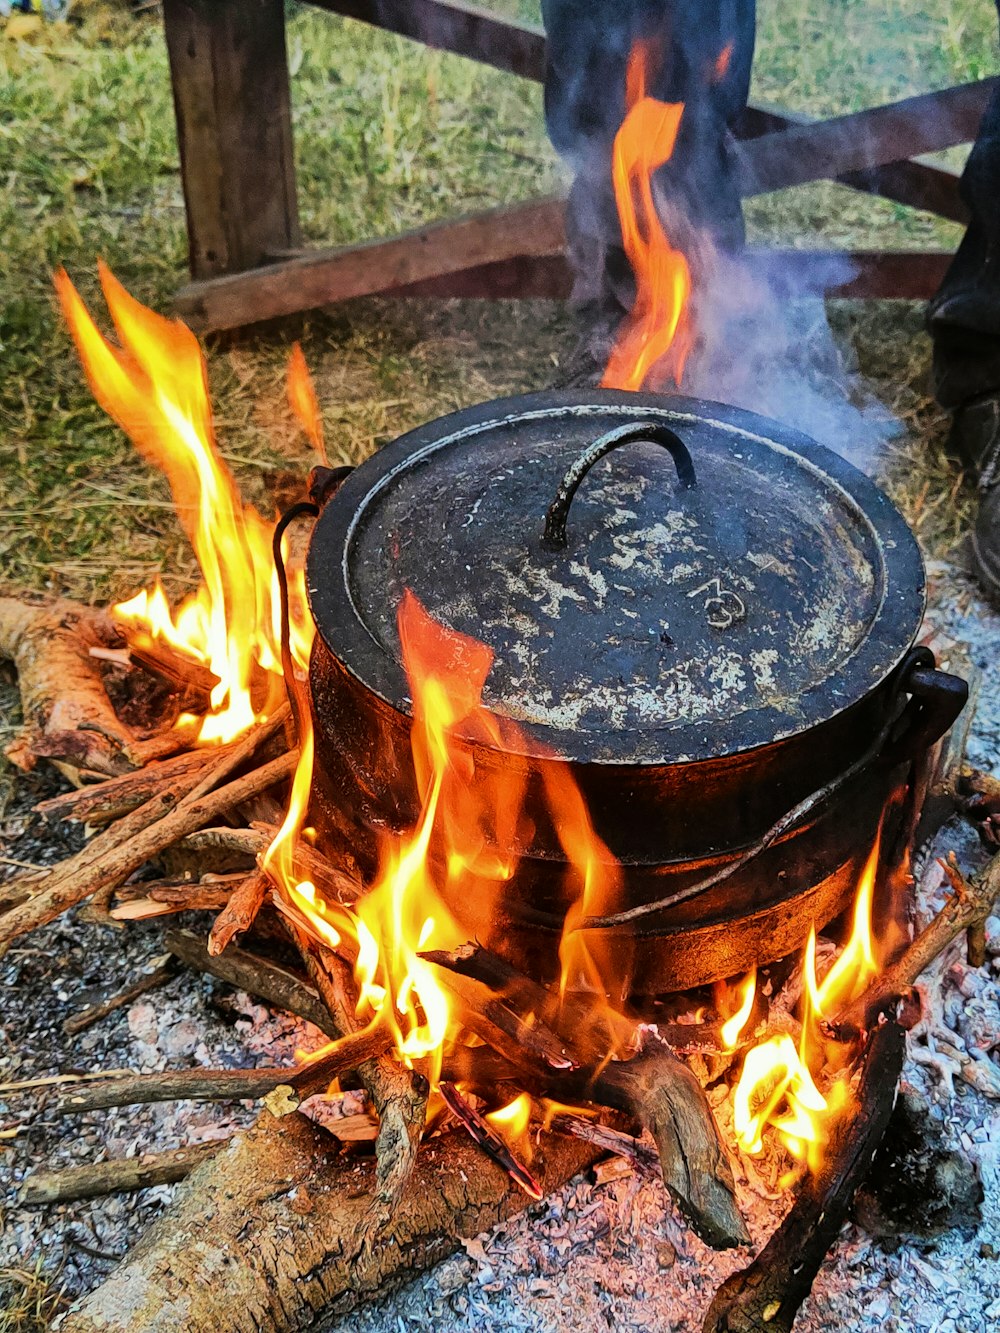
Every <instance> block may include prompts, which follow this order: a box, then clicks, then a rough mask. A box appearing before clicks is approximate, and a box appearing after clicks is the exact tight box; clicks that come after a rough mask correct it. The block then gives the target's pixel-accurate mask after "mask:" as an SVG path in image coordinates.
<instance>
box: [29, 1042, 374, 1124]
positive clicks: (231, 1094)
mask: <svg viewBox="0 0 1000 1333" xmlns="http://www.w3.org/2000/svg"><path fill="white" fill-rule="evenodd" d="M391 1045H392V1039H391V1037H390V1035H389V1033H388V1031H387V1030H384V1029H375V1028H370V1027H368V1028H363V1029H362V1030H361V1031H360V1032H352V1033H351V1035H350V1036H348V1037H342V1038H341V1039H340V1040H339V1041H336V1042H334V1043H333V1045H332V1046H329V1047H327V1048H326V1049H325V1050H323V1051H321V1052H320V1053H319V1054H318V1055H317V1056H315V1057H314V1058H313V1059H310V1060H306V1061H304V1062H303V1063H302V1064H301V1065H296V1066H292V1067H288V1068H283V1069H168V1070H164V1071H162V1072H157V1073H153V1074H134V1075H132V1077H131V1078H114V1079H108V1080H107V1081H106V1082H104V1083H92V1084H89V1085H88V1086H87V1087H86V1088H81V1089H79V1090H76V1089H74V1091H73V1092H70V1093H66V1094H64V1095H63V1096H62V1097H60V1099H59V1101H58V1102H57V1103H56V1106H55V1113H56V1115H76V1114H78V1113H79V1112H83V1111H98V1110H103V1109H105V1108H106V1107H109V1106H137V1105H141V1104H148V1103H150V1102H173V1101H187V1100H190V1101H199V1102H227V1101H237V1102H238V1101H247V1100H250V1099H255V1098H259V1097H266V1096H267V1094H268V1093H269V1092H273V1091H274V1089H275V1088H279V1087H286V1086H287V1087H289V1088H292V1089H294V1091H295V1092H296V1094H297V1096H298V1098H299V1099H300V1100H302V1101H304V1100H305V1099H306V1098H307V1097H312V1096H315V1095H316V1093H319V1092H325V1091H326V1090H327V1088H328V1087H329V1086H330V1084H331V1083H332V1082H333V1080H334V1079H335V1078H339V1077H340V1075H342V1074H346V1073H347V1072H348V1071H349V1070H353V1069H357V1068H358V1066H359V1065H362V1064H364V1063H365V1062H366V1061H367V1060H372V1059H374V1058H376V1057H377V1056H379V1055H382V1054H384V1053H385V1051H387V1050H388V1049H389V1047H390V1046H391Z"/></svg>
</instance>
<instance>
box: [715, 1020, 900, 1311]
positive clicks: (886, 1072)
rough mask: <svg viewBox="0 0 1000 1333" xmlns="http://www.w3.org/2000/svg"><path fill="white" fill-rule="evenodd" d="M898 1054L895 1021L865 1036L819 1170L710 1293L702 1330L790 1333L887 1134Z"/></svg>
mask: <svg viewBox="0 0 1000 1333" xmlns="http://www.w3.org/2000/svg"><path fill="white" fill-rule="evenodd" d="M904 1049H905V1039H904V1034H903V1030H902V1028H901V1027H900V1026H899V1025H898V1024H897V1023H894V1022H891V1021H890V1022H884V1023H882V1024H880V1025H879V1026H878V1027H876V1028H875V1029H874V1030H873V1031H872V1032H871V1034H870V1036H869V1038H868V1042H867V1045H866V1047H865V1051H864V1054H863V1056H862V1064H861V1074H860V1078H859V1081H858V1085H857V1088H856V1090H855V1093H854V1097H853V1099H852V1102H851V1106H850V1109H849V1110H848V1111H846V1112H845V1114H844V1115H842V1116H841V1117H840V1118H839V1119H838V1120H836V1121H835V1122H834V1125H833V1127H832V1130H831V1135H830V1139H829V1142H828V1143H827V1144H826V1146H825V1149H824V1157H823V1163H822V1165H821V1166H820V1168H819V1170H818V1171H816V1172H815V1173H811V1174H810V1175H808V1176H807V1177H806V1178H805V1180H804V1182H803V1184H802V1185H801V1187H800V1189H799V1192H798V1194H797V1196H796V1199H795V1202H794V1203H793V1204H792V1207H791V1211H790V1212H789V1213H788V1216H787V1217H786V1218H785V1220H784V1222H783V1223H782V1224H781V1226H780V1227H779V1228H778V1230H777V1231H776V1232H775V1233H774V1235H773V1236H772V1237H771V1239H770V1240H769V1241H768V1243H767V1245H765V1246H764V1248H763V1250H761V1252H760V1254H759V1255H758V1256H757V1258H756V1259H755V1260H754V1261H753V1263H751V1264H750V1265H749V1266H748V1267H746V1268H744V1269H742V1270H741V1271H740V1272H738V1273H734V1274H733V1276H732V1277H730V1278H727V1279H726V1281H725V1282H724V1283H723V1284H722V1286H721V1287H720V1288H719V1290H718V1291H717V1292H716V1294H715V1297H714V1299H713V1301H712V1304H711V1306H710V1307H709V1310H708V1314H707V1316H706V1318H705V1323H704V1327H703V1333H790V1330H791V1327H792V1324H793V1323H794V1321H795V1315H796V1313H797V1311H798V1308H799V1306H800V1305H801V1304H802V1302H803V1301H804V1300H805V1298H806V1296H808V1294H809V1291H810V1289H811V1287H812V1284H813V1280H814V1278H815V1277H816V1274H817V1273H818V1272H819V1268H820V1265H821V1264H822V1262H823V1259H824V1257H825V1255H826V1252H827V1250H828V1249H829V1248H830V1246H831V1245H832V1244H833V1242H834V1240H835V1239H836V1237H837V1234H838V1232H839V1231H840V1228H841V1226H843V1223H844V1220H845V1218H846V1217H847V1211H848V1209H849V1208H850V1206H851V1200H852V1199H853V1197H854V1193H855V1190H856V1189H857V1187H858V1186H859V1185H860V1183H861V1181H862V1180H863V1179H864V1178H865V1175H866V1174H867V1172H868V1169H869V1167H870V1166H871V1162H872V1158H873V1156H874V1155H875V1151H876V1149H877V1148H878V1146H879V1144H880V1143H881V1141H882V1137H883V1135H884V1134H885V1130H886V1126H887V1125H888V1123H889V1117H890V1115H891V1113H892V1108H893V1103H894V1101H895V1096H896V1083H897V1081H898V1079H899V1074H900V1071H901V1069H902V1067H903V1055H904Z"/></svg>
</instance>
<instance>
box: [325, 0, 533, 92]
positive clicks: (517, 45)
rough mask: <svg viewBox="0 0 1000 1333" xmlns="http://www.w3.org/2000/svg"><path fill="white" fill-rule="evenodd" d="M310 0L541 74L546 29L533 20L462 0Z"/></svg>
mask: <svg viewBox="0 0 1000 1333" xmlns="http://www.w3.org/2000/svg"><path fill="white" fill-rule="evenodd" d="M309 3H310V4H313V5H315V6H316V7H317V8H319V9H328V10H330V11H331V13H334V14H341V15H342V16H343V17H344V18H351V19H360V21H361V22H362V23H371V24H372V25H373V26H375V27H376V28H382V29H384V30H385V31H386V32H394V33H397V34H398V35H399V36H400V37H410V38H412V39H413V40H414V41H417V42H423V43H424V45H425V46H433V47H435V48H436V49H437V50H439V51H451V52H454V53H455V54H456V55H461V56H466V57H467V58H468V59H469V60H477V61H479V63H480V64H483V65H492V66H493V68H494V69H502V70H505V71H506V72H507V73H508V74H519V75H520V76H521V78H524V79H533V80H534V81H535V82H536V83H541V82H542V80H543V79H544V78H545V31H544V29H543V28H541V27H539V26H538V25H537V24H534V23H515V22H512V21H511V20H509V19H502V18H499V17H498V16H497V15H496V14H494V13H491V12H490V11H489V10H486V9H480V8H478V6H476V5H467V4H464V3H461V0H447V2H446V0H309Z"/></svg>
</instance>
